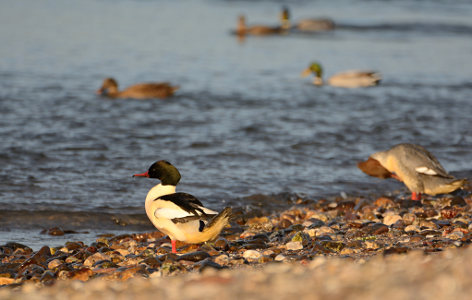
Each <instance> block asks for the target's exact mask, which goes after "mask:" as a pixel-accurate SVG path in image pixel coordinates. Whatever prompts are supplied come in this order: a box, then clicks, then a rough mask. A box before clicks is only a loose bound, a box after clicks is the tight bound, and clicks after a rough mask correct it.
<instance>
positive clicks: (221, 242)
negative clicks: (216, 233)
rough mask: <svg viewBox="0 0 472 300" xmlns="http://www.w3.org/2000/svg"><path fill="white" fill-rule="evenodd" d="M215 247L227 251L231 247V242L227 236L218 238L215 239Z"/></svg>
mask: <svg viewBox="0 0 472 300" xmlns="http://www.w3.org/2000/svg"><path fill="white" fill-rule="evenodd" d="M214 246H215V248H216V249H218V250H222V251H227V250H228V249H229V242H228V241H227V240H226V239H225V238H222V237H220V238H218V239H217V240H216V241H215V245H214Z"/></svg>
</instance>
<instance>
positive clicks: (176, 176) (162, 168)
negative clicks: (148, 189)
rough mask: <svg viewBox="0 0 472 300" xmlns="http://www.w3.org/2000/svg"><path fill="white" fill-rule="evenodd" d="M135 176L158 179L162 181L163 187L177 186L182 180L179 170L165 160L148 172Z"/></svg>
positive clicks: (154, 165)
mask: <svg viewBox="0 0 472 300" xmlns="http://www.w3.org/2000/svg"><path fill="white" fill-rule="evenodd" d="M133 176H138V177H148V178H156V179H159V180H160V181H161V183H162V185H177V184H178V183H179V181H180V178H181V176H180V173H179V170H177V168H176V167H174V166H173V165H172V164H171V163H170V162H168V161H165V160H160V161H156V162H155V163H153V164H152V165H151V166H150V167H149V170H147V171H146V172H144V173H141V174H134V175H133Z"/></svg>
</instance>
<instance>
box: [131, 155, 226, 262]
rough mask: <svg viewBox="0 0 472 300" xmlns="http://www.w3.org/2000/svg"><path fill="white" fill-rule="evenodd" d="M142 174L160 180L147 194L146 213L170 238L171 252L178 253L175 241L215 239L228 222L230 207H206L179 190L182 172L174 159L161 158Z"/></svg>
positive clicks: (199, 241)
mask: <svg viewBox="0 0 472 300" xmlns="http://www.w3.org/2000/svg"><path fill="white" fill-rule="evenodd" d="M133 176H141V177H148V178H156V179H159V180H160V181H161V183H159V184H158V185H156V186H154V187H153V188H151V189H150V190H149V192H148V194H147V196H146V203H145V208H146V214H147V216H148V218H149V220H151V222H152V224H154V226H156V228H157V229H159V230H160V231H161V232H163V233H165V234H167V235H168V236H169V238H170V239H171V243H172V253H177V250H176V241H181V242H186V243H191V244H198V243H203V242H206V241H209V240H213V239H215V238H216V237H217V236H218V235H219V234H220V232H221V230H222V229H223V228H224V227H225V226H226V225H227V224H228V221H229V217H230V215H231V208H230V207H226V208H225V209H224V210H223V211H222V212H221V213H219V214H218V213H217V212H216V211H213V210H211V209H208V208H206V207H203V204H202V203H201V202H200V201H199V200H198V199H197V198H195V197H194V196H192V195H190V194H187V193H176V192H175V187H176V185H177V184H178V183H179V181H180V173H179V171H178V170H177V168H176V167H174V166H173V165H172V164H171V163H169V162H167V161H165V160H160V161H157V162H155V163H153V164H152V165H151V167H149V170H148V171H146V172H144V173H142V174H135V175H133Z"/></svg>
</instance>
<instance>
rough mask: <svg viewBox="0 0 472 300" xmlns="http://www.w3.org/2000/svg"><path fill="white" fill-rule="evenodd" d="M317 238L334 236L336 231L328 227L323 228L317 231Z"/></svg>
mask: <svg viewBox="0 0 472 300" xmlns="http://www.w3.org/2000/svg"><path fill="white" fill-rule="evenodd" d="M315 232H316V236H322V235H329V234H334V230H333V229H332V228H329V227H328V226H321V227H320V228H317V229H316V230H315Z"/></svg>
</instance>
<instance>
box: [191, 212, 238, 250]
mask: <svg viewBox="0 0 472 300" xmlns="http://www.w3.org/2000/svg"><path fill="white" fill-rule="evenodd" d="M230 217H231V207H226V208H225V209H223V211H221V212H220V213H219V214H218V215H216V216H215V217H214V218H213V219H211V220H210V222H209V223H208V224H206V226H205V228H204V229H203V230H202V231H201V232H198V233H191V234H188V235H187V236H186V242H187V243H193V244H197V243H203V242H207V241H211V240H214V239H215V238H216V237H217V236H218V235H219V234H220V232H221V230H223V228H224V227H225V226H226V225H227V224H228V223H229V218H230Z"/></svg>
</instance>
